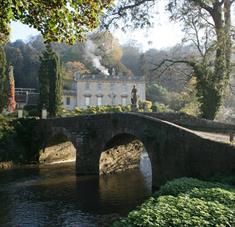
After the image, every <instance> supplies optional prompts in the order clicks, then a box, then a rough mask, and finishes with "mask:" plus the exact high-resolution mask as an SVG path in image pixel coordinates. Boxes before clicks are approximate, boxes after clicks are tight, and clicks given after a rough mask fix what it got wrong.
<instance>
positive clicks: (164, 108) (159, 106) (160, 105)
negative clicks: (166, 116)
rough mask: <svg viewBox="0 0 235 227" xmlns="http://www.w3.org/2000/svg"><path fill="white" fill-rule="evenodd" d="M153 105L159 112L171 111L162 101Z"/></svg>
mask: <svg viewBox="0 0 235 227" xmlns="http://www.w3.org/2000/svg"><path fill="white" fill-rule="evenodd" d="M155 106H156V108H157V111H158V112H160V113H161V112H172V110H171V109H170V108H169V107H168V106H166V105H165V104H163V103H157V104H155Z"/></svg>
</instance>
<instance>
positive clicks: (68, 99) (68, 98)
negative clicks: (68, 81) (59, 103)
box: [66, 97, 70, 106]
mask: <svg viewBox="0 0 235 227" xmlns="http://www.w3.org/2000/svg"><path fill="white" fill-rule="evenodd" d="M66 105H67V106H69V105H70V97H66Z"/></svg>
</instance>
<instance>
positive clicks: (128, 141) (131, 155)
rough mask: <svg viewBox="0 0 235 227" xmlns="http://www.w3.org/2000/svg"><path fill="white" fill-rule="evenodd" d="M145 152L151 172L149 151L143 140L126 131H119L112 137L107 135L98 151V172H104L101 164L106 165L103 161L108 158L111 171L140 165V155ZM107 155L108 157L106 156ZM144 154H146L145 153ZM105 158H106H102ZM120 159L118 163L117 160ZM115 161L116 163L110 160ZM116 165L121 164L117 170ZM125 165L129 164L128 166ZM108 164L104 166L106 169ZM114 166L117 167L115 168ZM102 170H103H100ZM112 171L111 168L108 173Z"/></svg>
mask: <svg viewBox="0 0 235 227" xmlns="http://www.w3.org/2000/svg"><path fill="white" fill-rule="evenodd" d="M144 152H146V153H147V156H148V158H149V160H150V166H149V168H150V171H151V173H152V163H151V159H150V155H149V152H148V150H147V147H146V146H145V144H144V141H143V140H142V139H140V138H139V137H137V136H135V135H133V134H132V133H127V132H119V133H117V134H115V135H113V136H112V137H109V138H108V139H107V140H106V142H104V146H103V149H102V152H101V153H100V160H99V172H100V174H101V173H103V172H104V170H102V167H103V166H102V165H105V164H106V165H107V163H105V161H106V162H107V159H108V162H109V163H108V164H109V165H110V166H112V165H113V166H112V167H111V168H113V170H114V171H113V172H120V171H124V170H128V169H132V168H136V167H138V168H139V167H140V160H141V155H142V154H143V153H144ZM107 156H108V158H107ZM145 156H146V154H145ZM105 158H106V160H104V159H105ZM117 160H118V161H120V162H119V163H118V162H117ZM115 161H116V165H117V166H115V164H114V163H112V162H115ZM118 165H121V168H123V169H119V170H118ZM125 165H131V166H130V168H128V166H125ZM108 167H109V166H106V169H107V168H108ZM115 168H117V169H116V170H117V171H116V170H115ZM102 171H103V172H102ZM110 172H112V169H111V170H110V171H109V170H108V173H110Z"/></svg>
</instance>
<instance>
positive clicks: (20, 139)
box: [0, 117, 36, 163]
mask: <svg viewBox="0 0 235 227" xmlns="http://www.w3.org/2000/svg"><path fill="white" fill-rule="evenodd" d="M35 123H36V120H35V119H11V118H9V117H0V161H13V162H14V163H25V162H27V163H28V162H31V161H35V160H36V154H35V153H33V152H31V145H32V144H31V139H32V133H33V128H34V126H35ZM35 152H36V151H35Z"/></svg>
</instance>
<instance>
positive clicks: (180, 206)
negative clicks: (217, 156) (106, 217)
mask: <svg viewBox="0 0 235 227" xmlns="http://www.w3.org/2000/svg"><path fill="white" fill-rule="evenodd" d="M211 180H215V182H209V181H208V182H207V181H201V180H197V179H193V178H180V179H175V180H172V181H170V182H167V183H166V184H165V185H163V186H162V187H161V188H160V190H159V191H158V192H156V193H155V194H154V196H152V197H151V198H149V199H148V200H147V201H146V202H145V203H143V204H142V205H141V206H140V207H138V208H137V209H136V210H134V211H132V212H130V213H129V215H128V217H126V218H123V219H121V220H119V221H117V222H115V223H114V224H113V225H112V226H113V227H123V226H145V227H153V226H154V227H158V226H159V227H168V226H208V227H209V226H235V177H230V178H223V177H221V178H216V179H211ZM218 180H219V181H220V182H222V183H218V182H217V181H218Z"/></svg>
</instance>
